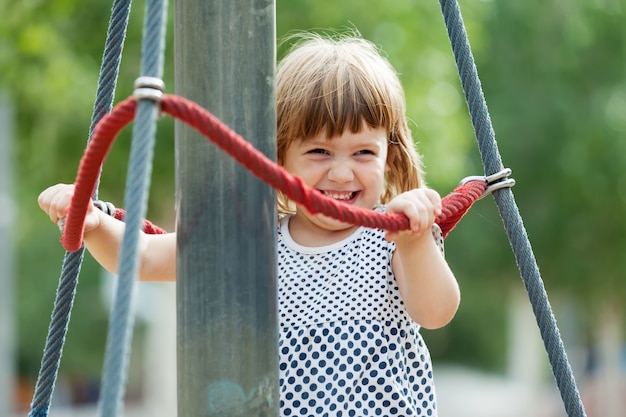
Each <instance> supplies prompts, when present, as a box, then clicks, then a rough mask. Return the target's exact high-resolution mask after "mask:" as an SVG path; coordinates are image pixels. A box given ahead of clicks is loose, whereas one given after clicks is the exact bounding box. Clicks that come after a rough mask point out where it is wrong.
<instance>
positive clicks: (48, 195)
mask: <svg viewBox="0 0 626 417" xmlns="http://www.w3.org/2000/svg"><path fill="white" fill-rule="evenodd" d="M73 195H74V184H56V185H53V186H52V187H48V188H46V189H45V190H44V191H43V192H42V193H41V194H39V198H37V203H39V207H41V209H42V210H43V211H44V212H46V213H47V214H48V217H50V220H51V221H52V222H53V223H55V224H59V221H60V220H64V219H65V218H66V217H67V212H68V208H69V205H70V203H71V201H72V196H73ZM99 224H100V218H99V217H98V210H97V209H96V207H95V206H94V205H93V204H90V205H89V207H88V209H87V216H86V217H85V225H84V232H85V233H87V232H89V231H90V230H93V229H95V228H96V227H98V225H99Z"/></svg>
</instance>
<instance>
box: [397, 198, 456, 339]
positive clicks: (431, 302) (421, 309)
mask: <svg viewBox="0 0 626 417" xmlns="http://www.w3.org/2000/svg"><path fill="white" fill-rule="evenodd" d="M387 211H388V212H399V213H404V214H405V215H406V216H407V217H408V218H409V220H410V223H411V230H409V231H404V232H399V233H387V239H389V240H393V241H395V242H396V251H395V253H394V256H393V259H392V269H393V272H394V275H395V277H396V280H397V282H398V288H399V290H400V294H401V295H402V300H403V301H404V305H405V308H406V309H407V312H408V313H409V315H410V316H411V318H412V319H413V320H415V322H417V323H418V324H419V325H421V326H422V327H424V328H427V329H436V328H439V327H443V326H445V325H446V324H448V323H449V322H450V320H452V318H453V317H454V315H455V314H456V311H457V310H458V307H459V303H460V300H461V295H460V291H459V285H458V283H457V281H456V278H455V277H454V274H453V273H452V271H451V270H450V267H449V266H448V263H447V262H446V260H445V258H444V257H443V255H442V253H441V250H440V249H439V247H438V246H437V244H436V242H435V239H434V238H433V236H432V225H433V223H434V221H435V217H436V216H437V215H438V214H439V213H440V212H441V199H440V197H439V195H438V194H437V193H436V192H435V191H433V190H429V189H423V188H420V189H415V190H412V191H409V192H407V193H403V194H401V195H399V196H398V197H396V198H394V199H393V200H392V201H391V202H389V205H388V206H387Z"/></svg>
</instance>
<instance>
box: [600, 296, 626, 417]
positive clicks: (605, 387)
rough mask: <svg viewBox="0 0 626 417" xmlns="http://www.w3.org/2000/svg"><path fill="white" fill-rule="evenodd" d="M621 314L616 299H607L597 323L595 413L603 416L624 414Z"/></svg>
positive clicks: (625, 411)
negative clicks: (597, 356)
mask: <svg viewBox="0 0 626 417" xmlns="http://www.w3.org/2000/svg"><path fill="white" fill-rule="evenodd" d="M622 315H623V310H622V309H621V308H620V307H619V306H618V305H617V303H611V302H608V303H607V304H605V306H604V310H603V311H602V315H601V319H600V321H599V322H598V324H597V327H596V329H597V336H596V340H597V343H598V354H599V358H598V359H599V360H598V365H599V369H598V371H599V372H598V386H597V396H596V401H597V404H596V408H597V410H598V413H597V415H598V416H602V417H623V416H624V415H626V407H624V403H625V401H624V398H623V396H624V387H623V383H624V381H623V377H622V339H623V338H622V336H623V335H622V320H621V317H622Z"/></svg>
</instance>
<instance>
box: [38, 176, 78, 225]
mask: <svg viewBox="0 0 626 417" xmlns="http://www.w3.org/2000/svg"><path fill="white" fill-rule="evenodd" d="M73 195H74V185H72V184H56V185H53V186H52V187H48V188H46V189H45V190H44V191H42V193H41V194H39V197H38V198H37V203H38V204H39V207H40V208H41V209H42V210H43V211H44V212H45V213H46V214H48V217H49V218H50V220H51V221H52V222H53V223H58V222H59V220H61V219H64V218H65V217H66V216H67V210H68V207H69V205H70V202H71V200H72V196H73Z"/></svg>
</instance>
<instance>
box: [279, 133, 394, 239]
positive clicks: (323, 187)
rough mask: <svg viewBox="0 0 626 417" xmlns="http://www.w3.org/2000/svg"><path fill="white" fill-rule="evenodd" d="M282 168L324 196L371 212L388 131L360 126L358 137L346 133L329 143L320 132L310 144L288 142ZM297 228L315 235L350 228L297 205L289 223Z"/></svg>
mask: <svg viewBox="0 0 626 417" xmlns="http://www.w3.org/2000/svg"><path fill="white" fill-rule="evenodd" d="M284 167H285V169H286V170H287V171H289V172H290V173H292V174H294V175H297V176H298V177H300V178H302V180H303V181H304V182H305V183H306V184H307V185H308V186H310V187H312V188H314V189H316V190H318V191H319V192H321V193H323V194H325V195H326V196H328V197H331V198H334V199H336V200H340V201H342V202H344V203H348V204H352V205H355V206H357V207H360V208H364V209H372V208H373V207H374V206H375V205H376V204H377V203H378V202H379V199H380V196H381V195H382V193H383V191H384V187H385V171H386V170H387V169H388V166H387V132H386V130H385V129H383V128H377V129H371V128H369V127H368V126H363V128H362V129H361V131H360V132H359V133H352V132H351V131H349V130H347V131H345V132H344V133H343V134H342V135H341V136H337V137H334V138H328V137H327V136H326V132H325V130H324V129H322V131H321V133H319V134H318V135H317V136H314V137H312V138H310V139H306V140H295V141H293V142H292V143H291V144H290V145H289V146H288V147H287V149H286V151H285V158H284ZM296 227H297V228H304V229H302V230H306V231H308V232H314V233H319V232H331V234H332V232H339V231H341V232H346V235H347V234H349V233H351V231H352V230H354V229H355V226H353V225H350V224H346V223H342V222H340V221H338V220H335V219H333V218H330V217H326V216H324V215H321V214H317V215H312V214H311V213H309V212H308V211H307V210H306V209H305V208H304V207H301V206H298V209H297V211H296V214H295V215H294V217H293V218H292V219H291V222H290V228H296ZM299 230H300V229H299ZM294 238H295V236H294ZM300 243H302V242H300Z"/></svg>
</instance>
